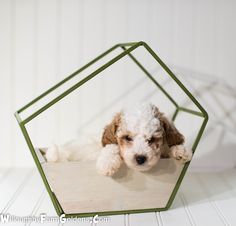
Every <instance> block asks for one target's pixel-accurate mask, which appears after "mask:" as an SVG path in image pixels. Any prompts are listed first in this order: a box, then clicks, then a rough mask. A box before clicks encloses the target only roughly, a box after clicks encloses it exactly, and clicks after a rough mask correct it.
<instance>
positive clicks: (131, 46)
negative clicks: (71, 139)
mask: <svg viewBox="0 0 236 226" xmlns="http://www.w3.org/2000/svg"><path fill="white" fill-rule="evenodd" d="M140 46H143V47H144V48H145V49H146V50H147V51H148V52H149V53H150V54H151V55H152V56H153V57H154V59H155V60H156V61H157V62H158V63H159V64H160V65H161V66H162V68H163V69H164V70H165V71H166V72H167V74H168V75H169V76H170V77H171V78H172V79H173V80H174V81H175V82H176V83H177V84H178V86H179V87H180V88H181V89H182V90H183V91H184V92H185V93H186V95H187V96H188V97H189V98H190V99H191V101H192V102H193V103H194V104H195V105H196V106H197V108H198V110H199V111H195V110H192V109H188V108H184V107H181V106H179V105H178V104H177V102H176V101H175V100H174V99H173V98H172V97H171V96H170V95H169V94H168V92H166V91H165V89H164V88H163V87H162V86H161V85H160V84H159V83H158V82H157V81H156V79H155V78H154V77H153V76H152V75H151V73H150V72H148V71H147V70H146V69H145V68H144V66H143V65H142V64H141V63H140V62H139V61H138V60H137V59H136V58H135V57H134V56H133V55H132V54H131V52H132V51H133V50H135V49H136V48H138V47H140ZM117 48H121V49H122V50H123V51H122V52H121V53H120V54H118V55H117V56H116V57H114V58H112V59H111V60H109V61H108V62H107V63H105V64H104V65H102V66H101V67H99V68H98V69H97V70H95V71H93V72H92V73H91V74H89V75H88V76H87V77H85V78H83V79H82V80H80V81H79V82H77V83H76V84H74V85H73V86H71V87H70V88H69V89H67V90H65V91H64V92H63V93H61V94H60V95H58V96H57V97H55V98H54V99H52V100H51V101H49V102H48V103H47V104H45V105H44V106H43V107H41V108H39V109H38V110H36V111H35V112H34V113H32V114H31V115H29V116H28V117H27V118H25V119H22V118H21V116H20V115H21V113H22V112H24V111H25V110H26V109H28V108H30V107H31V106H33V105H34V104H35V103H37V102H38V101H39V100H41V99H42V98H44V97H45V96H47V95H48V94H50V93H51V92H52V91H54V90H56V89H57V88H59V87H60V86H61V85H63V84H65V83H66V82H67V81H69V80H70V79H72V78H74V77H75V76H77V75H79V73H80V72H82V71H83V70H85V69H86V68H88V67H89V66H91V65H92V64H94V63H95V62H97V61H98V60H100V59H101V58H103V57H104V56H106V55H108V54H109V53H111V52H112V51H114V50H115V49H117ZM126 55H128V56H129V57H130V58H131V59H132V60H133V61H134V63H136V64H137V66H138V67H139V68H140V69H141V70H142V71H143V72H144V74H145V75H146V76H147V77H148V78H149V79H150V80H151V81H152V82H153V83H154V84H155V85H156V86H157V87H158V88H159V89H160V90H161V91H162V92H163V94H164V95H166V97H167V98H168V99H169V100H170V101H171V102H172V104H173V105H174V106H175V108H176V110H175V112H174V115H173V117H172V119H173V120H175V119H176V117H177V115H178V113H179V112H181V111H182V112H186V113H189V114H192V115H196V116H199V117H202V118H203V121H202V124H201V127H200V129H199V132H198V134H197V136H196V138H195V141H194V143H193V146H192V150H193V152H195V150H196V148H197V145H198V143H199V141H200V139H201V136H202V134H203V131H204V129H205V127H206V124H207V121H208V114H207V112H206V111H205V109H204V108H203V107H202V106H201V105H200V103H199V102H198V101H197V100H196V99H195V98H194V96H193V95H192V94H191V93H190V92H189V91H188V90H187V88H186V87H185V86H184V85H183V84H182V83H181V82H180V80H179V79H178V78H177V77H176V76H175V75H174V73H173V72H172V71H171V70H170V69H169V68H168V67H167V66H166V64H165V63H164V62H163V61H162V60H161V59H160V58H159V57H158V56H157V55H156V53H155V52H154V51H153V50H152V49H151V48H150V47H149V46H148V45H147V44H146V43H145V42H143V41H140V42H132V43H121V44H117V45H115V46H113V47H112V48H110V49H108V50H107V51H105V52H104V53H102V54H101V55H99V56H98V57H96V58H95V59H93V60H92V61H90V62H89V63H87V64H86V65H84V66H83V67H81V68H80V69H78V70H77V71H75V72H74V73H73V74H71V75H69V76H68V77H66V78H65V79H63V80H62V81H60V82H59V83H57V84H56V85H54V86H53V87H51V88H50V89H48V90H47V91H45V92H44V93H42V94H41V95H40V96H38V97H36V98H35V99H33V100H32V101H31V102H29V103H28V104H26V105H25V106H23V107H22V108H21V109H19V110H18V111H17V112H16V113H15V117H16V119H17V121H18V124H19V126H20V128H21V131H22V133H23V135H24V138H25V140H26V142H27V145H28V147H29V149H30V151H31V154H32V156H33V159H34V161H35V163H36V166H37V168H38V171H39V173H40V175H41V177H42V179H43V182H44V184H45V187H46V189H47V191H48V194H49V196H50V198H51V200H52V203H53V205H54V207H55V209H56V212H57V214H58V215H61V214H65V213H64V211H63V209H62V207H61V205H60V203H59V202H58V200H57V198H56V196H55V194H54V193H53V191H52V190H51V188H50V185H49V183H48V180H47V178H46V176H45V173H44V171H43V168H42V166H41V164H40V161H39V159H38V157H37V154H36V152H35V147H34V145H33V143H32V141H31V138H30V135H29V133H28V131H27V129H26V124H27V123H29V122H30V121H31V120H33V119H34V118H36V117H37V116H38V115H39V114H41V113H42V112H44V111H45V110H47V109H48V108H50V107H51V106H52V105H54V104H56V103H57V102H58V101H60V100H61V99H62V98H64V97H66V96H67V95H68V94H70V93H71V92H73V91H74V90H76V89H77V88H79V87H80V86H82V85H83V84H84V83H86V82H87V81H89V80H90V79H92V78H93V77H95V76H96V75H98V74H99V73H100V72H102V71H103V70H105V69H106V68H107V67H109V66H111V65H112V64H114V63H115V62H117V61H118V60H120V59H121V58H123V57H124V56H126ZM188 166H189V162H188V163H186V164H185V165H184V167H183V170H182V172H181V174H180V176H179V178H178V181H177V183H176V185H175V187H174V189H173V192H172V194H171V196H170V198H169V200H168V202H167V205H166V206H165V207H164V208H152V209H135V210H126V211H106V212H99V213H97V212H96V213H94V212H88V213H78V214H65V217H89V216H94V215H96V214H99V215H100V216H102V215H112V214H125V213H141V212H150V211H164V210H167V209H168V208H169V207H170V206H171V204H172V202H173V200H174V198H175V195H176V193H177V191H178V189H179V187H180V184H181V182H182V180H183V178H184V175H185V173H186V171H187V169H188Z"/></svg>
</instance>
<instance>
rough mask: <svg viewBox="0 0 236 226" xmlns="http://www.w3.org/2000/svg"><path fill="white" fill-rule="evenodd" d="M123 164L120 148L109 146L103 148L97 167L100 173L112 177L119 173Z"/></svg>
mask: <svg viewBox="0 0 236 226" xmlns="http://www.w3.org/2000/svg"><path fill="white" fill-rule="evenodd" d="M121 164H122V159H121V156H120V153H119V147H118V145H116V144H107V145H106V146H105V147H103V148H102V150H101V152H100V154H99V156H98V158H97V163H96V167H97V170H98V171H99V173H101V174H103V175H105V176H112V175H113V174H114V173H115V172H117V171H118V169H119V168H120V166H121Z"/></svg>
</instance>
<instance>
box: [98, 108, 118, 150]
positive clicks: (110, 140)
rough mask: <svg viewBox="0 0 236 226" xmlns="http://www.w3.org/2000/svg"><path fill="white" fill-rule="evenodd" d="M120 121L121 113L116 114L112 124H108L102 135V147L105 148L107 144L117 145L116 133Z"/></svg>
mask: <svg viewBox="0 0 236 226" xmlns="http://www.w3.org/2000/svg"><path fill="white" fill-rule="evenodd" d="M120 121H121V113H117V114H116V115H115V117H114V118H113V120H112V122H111V123H110V124H108V125H107V126H106V127H105V129H104V132H103V135H102V146H103V147H105V146H106V145H107V144H117V139H116V131H117V129H118V127H119V124H120Z"/></svg>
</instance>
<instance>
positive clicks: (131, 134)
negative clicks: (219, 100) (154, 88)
mask: <svg viewBox="0 0 236 226" xmlns="http://www.w3.org/2000/svg"><path fill="white" fill-rule="evenodd" d="M101 143H102V148H101V147H99V146H97V147H92V146H90V147H89V146H87V148H86V149H87V150H84V148H81V147H80V146H79V144H77V142H72V143H70V144H69V145H68V144H67V145H65V146H61V147H57V146H54V147H51V148H49V150H48V151H47V152H46V154H45V157H46V159H47V161H51V162H57V161H80V160H82V159H91V157H92V158H93V159H94V158H96V159H97V163H96V167H97V169H98V171H99V172H100V173H102V174H103V175H106V176H112V175H113V174H114V173H115V172H117V171H118V170H119V168H120V166H121V164H122V163H123V162H125V164H126V165H127V166H128V167H129V168H131V169H134V170H138V171H147V170H149V169H151V168H152V167H153V166H155V165H156V164H157V162H158V160H159V159H160V158H161V157H164V158H168V157H172V158H175V159H177V160H180V161H182V162H183V163H185V162H188V161H190V160H191V158H192V152H191V151H188V150H186V149H185V148H184V146H183V143H184V136H183V135H182V134H181V133H180V132H179V131H178V130H177V129H176V127H175V126H174V124H173V123H172V122H171V121H169V120H168V119H167V118H166V117H165V116H164V114H163V113H161V112H160V111H159V109H158V108H157V107H156V106H154V105H152V104H145V105H141V106H138V107H135V108H129V109H124V110H123V111H121V112H119V113H117V114H116V115H115V117H114V118H113V120H112V122H111V123H110V124H108V125H107V126H106V127H105V129H104V132H103V135H102V142H101ZM92 150H93V151H92ZM88 156H90V157H88Z"/></svg>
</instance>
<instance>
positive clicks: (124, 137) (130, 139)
mask: <svg viewBox="0 0 236 226" xmlns="http://www.w3.org/2000/svg"><path fill="white" fill-rule="evenodd" d="M123 139H124V140H125V141H127V142H131V141H133V138H132V137H131V136H129V135H125V136H123Z"/></svg>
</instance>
